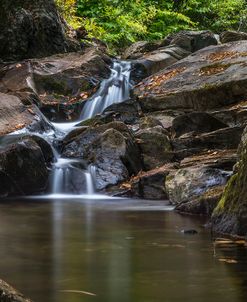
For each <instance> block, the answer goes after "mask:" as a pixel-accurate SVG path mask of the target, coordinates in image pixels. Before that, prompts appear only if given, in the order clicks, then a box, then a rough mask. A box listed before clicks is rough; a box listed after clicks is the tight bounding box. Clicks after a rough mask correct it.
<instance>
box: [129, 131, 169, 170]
mask: <svg viewBox="0 0 247 302" xmlns="http://www.w3.org/2000/svg"><path fill="white" fill-rule="evenodd" d="M135 137H136V141H137V143H138V145H139V148H140V150H141V154H142V158H143V164H144V167H145V170H151V169H154V168H156V167H158V166H162V165H164V164H166V163H168V162H170V161H171V159H172V157H173V154H172V152H171V151H172V147H171V143H170V139H169V137H168V136H167V131H166V130H165V129H164V128H163V127H162V126H155V127H152V128H144V129H141V130H139V131H138V132H137V133H136V134H135Z"/></svg>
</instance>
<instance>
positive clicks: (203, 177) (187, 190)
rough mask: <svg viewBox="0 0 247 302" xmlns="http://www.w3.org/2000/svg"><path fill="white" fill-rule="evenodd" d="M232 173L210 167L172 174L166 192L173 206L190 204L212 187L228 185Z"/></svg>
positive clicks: (167, 180) (184, 170)
mask: <svg viewBox="0 0 247 302" xmlns="http://www.w3.org/2000/svg"><path fill="white" fill-rule="evenodd" d="M230 175H231V172H229V171H224V170H220V169H216V168H210V167H206V166H205V167H203V166H202V167H199V166H194V167H193V166H192V167H188V168H183V169H179V170H178V171H177V172H175V173H171V174H170V175H169V176H168V177H167V179H166V190H167V192H168V196H169V200H170V202H171V203H172V204H175V205H177V204H180V203H182V202H188V201H190V200H191V199H194V198H195V197H197V196H200V195H202V194H203V193H205V192H206V191H207V190H209V189H211V188H212V187H216V186H219V185H224V184H226V182H227V180H228V179H229V177H230Z"/></svg>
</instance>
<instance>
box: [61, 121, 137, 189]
mask: <svg viewBox="0 0 247 302" xmlns="http://www.w3.org/2000/svg"><path fill="white" fill-rule="evenodd" d="M63 155H64V156H65V157H66V156H67V157H74V158H77V157H79V158H83V159H85V160H86V161H87V162H88V163H91V164H93V165H94V166H95V167H96V187H97V189H99V190H102V189H104V188H106V187H107V186H108V185H115V184H117V183H119V182H120V181H123V180H126V179H127V178H129V176H130V175H132V174H136V173H138V172H139V171H140V170H141V169H142V164H141V158H140V153H139V149H138V147H137V145H136V144H135V142H134V138H133V136H132V133H131V132H130V130H129V129H128V127H127V126H126V125H125V124H123V123H122V122H112V123H108V124H105V125H100V126H96V127H89V128H88V129H86V130H84V131H83V132H82V133H81V134H79V135H78V137H76V138H73V140H72V141H71V142H68V141H67V142H66V144H65V146H64V149H63Z"/></svg>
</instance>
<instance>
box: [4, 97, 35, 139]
mask: <svg viewBox="0 0 247 302" xmlns="http://www.w3.org/2000/svg"><path fill="white" fill-rule="evenodd" d="M36 117H37V115H36V113H35V112H34V111H33V109H32V107H29V108H27V107H25V106H24V105H23V103H22V102H21V100H20V99H19V98H18V97H16V96H14V95H10V94H5V93H0V136H3V135H6V134H8V133H11V132H13V131H16V130H20V129H22V128H24V127H27V126H29V125H31V124H32V122H34V120H35V118H36Z"/></svg>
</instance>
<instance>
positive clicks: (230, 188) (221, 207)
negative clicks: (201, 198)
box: [214, 174, 238, 214]
mask: <svg viewBox="0 0 247 302" xmlns="http://www.w3.org/2000/svg"><path fill="white" fill-rule="evenodd" d="M237 178H238V174H235V175H233V176H232V177H231V178H230V180H229V181H228V183H227V185H226V187H225V190H224V193H223V196H222V197H221V199H220V201H219V203H218V205H217V207H216V208H215V211H214V214H219V213H221V212H223V211H225V210H226V206H227V200H228V199H229V196H231V198H233V199H235V198H234V194H238V193H237V192H235V190H234V187H235V183H236V180H237ZM235 197H236V196H235Z"/></svg>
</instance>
